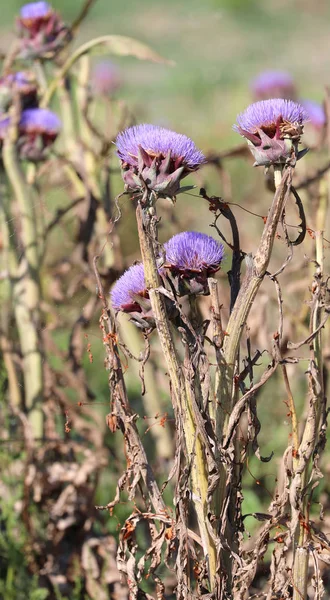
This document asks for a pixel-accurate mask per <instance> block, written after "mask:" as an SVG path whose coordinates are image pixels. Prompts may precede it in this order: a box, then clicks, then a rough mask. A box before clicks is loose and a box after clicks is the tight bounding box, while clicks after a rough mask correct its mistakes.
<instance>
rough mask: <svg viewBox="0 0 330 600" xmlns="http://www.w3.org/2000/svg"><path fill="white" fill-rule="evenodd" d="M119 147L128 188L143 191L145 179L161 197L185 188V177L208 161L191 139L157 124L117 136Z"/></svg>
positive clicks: (142, 126) (135, 128)
mask: <svg viewBox="0 0 330 600" xmlns="http://www.w3.org/2000/svg"><path fill="white" fill-rule="evenodd" d="M116 146H117V154H118V156H119V158H120V160H121V164H122V173H123V179H124V181H125V184H126V187H127V189H128V191H138V190H139V191H141V190H142V189H143V185H142V182H141V178H142V180H143V181H144V182H145V184H146V185H147V187H148V189H149V190H152V191H154V192H155V193H156V194H157V195H158V196H161V197H170V198H174V197H175V196H176V195H177V194H178V193H179V192H180V191H183V190H182V188H180V181H181V179H183V178H184V177H186V176H187V175H188V174H189V173H190V172H192V171H196V170H197V169H198V168H199V166H200V165H201V164H203V163H204V162H205V157H204V155H203V154H202V152H200V150H198V148H196V146H195V144H194V142H193V141H192V140H191V139H190V138H188V137H187V136H185V135H182V134H179V133H176V132H174V131H171V130H169V129H165V128H164V127H159V126H156V125H146V124H144V125H136V126H134V127H129V128H128V129H126V130H125V131H123V132H122V133H120V134H119V135H118V136H117V139H116ZM184 189H187V188H184Z"/></svg>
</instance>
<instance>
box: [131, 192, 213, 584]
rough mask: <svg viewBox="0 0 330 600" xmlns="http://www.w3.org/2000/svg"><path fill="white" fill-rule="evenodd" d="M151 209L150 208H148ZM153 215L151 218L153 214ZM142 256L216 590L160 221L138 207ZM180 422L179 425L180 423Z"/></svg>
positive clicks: (201, 466) (199, 455) (203, 483)
mask: <svg viewBox="0 0 330 600" xmlns="http://www.w3.org/2000/svg"><path fill="white" fill-rule="evenodd" d="M149 206H150V205H149ZM150 212H151V213H152V214H150ZM136 218H137V224H138V233H139V240H140V248H141V255H142V260H143V264H144V273H145V282H146V287H147V289H148V290H149V297H150V301H151V306H152V310H153V314H154V318H155V322H156V327H157V332H158V335H159V340H160V344H161V347H162V351H163V354H164V358H165V361H166V365H167V369H168V374H169V377H170V382H171V395H172V400H173V405H174V412H175V416H176V419H177V426H178V427H179V429H181V427H182V430H183V432H184V436H185V444H186V452H187V456H188V457H189V458H190V459H191V491H192V502H193V504H194V507H195V510H196V514H197V519H198V526H199V530H200V535H201V538H202V541H203V547H204V552H205V556H206V558H207V559H208V564H209V579H210V587H211V589H213V588H214V585H215V578H216V563H217V556H216V548H215V545H214V541H213V539H212V537H211V536H210V533H209V530H208V527H207V488H208V480H207V470H206V468H205V456H204V452H203V446H202V442H201V440H200V438H199V436H198V433H197V429H196V416H195V414H194V406H193V400H192V398H191V394H192V388H191V386H190V382H189V381H188V378H187V377H186V374H185V373H184V372H183V367H182V364H180V362H179V359H178V356H177V352H176V348H175V344H174V340H173V336H172V332H171V329H170V324H169V319H168V315H167V310H166V304H165V298H164V296H163V295H162V294H161V293H160V291H159V289H158V288H159V286H160V278H159V275H158V270H157V265H156V256H155V247H154V244H156V222H157V217H156V215H155V213H154V208H152V210H151V211H150V208H146V209H143V208H142V207H141V204H140V203H139V204H138V206H137V210H136ZM178 420H179V422H178ZM180 421H181V423H180Z"/></svg>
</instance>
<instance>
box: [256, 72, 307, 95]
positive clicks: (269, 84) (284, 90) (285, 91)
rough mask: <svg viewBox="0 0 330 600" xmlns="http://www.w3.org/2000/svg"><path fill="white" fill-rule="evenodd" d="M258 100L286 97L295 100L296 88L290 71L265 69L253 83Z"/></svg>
mask: <svg viewBox="0 0 330 600" xmlns="http://www.w3.org/2000/svg"><path fill="white" fill-rule="evenodd" d="M251 89H252V93H253V95H254V97H255V98H256V100H267V99H268V98H286V99H287V100H294V99H295V97H296V88H295V84H294V81H293V78H292V77H291V75H290V73H288V72H287V71H263V72H262V73H260V74H259V75H258V76H257V77H256V78H255V79H254V80H253V81H252V83H251Z"/></svg>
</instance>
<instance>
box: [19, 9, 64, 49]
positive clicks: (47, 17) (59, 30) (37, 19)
mask: <svg viewBox="0 0 330 600" xmlns="http://www.w3.org/2000/svg"><path fill="white" fill-rule="evenodd" d="M17 24H18V30H19V34H20V37H21V48H20V54H21V56H22V58H36V57H38V58H51V57H52V56H53V55H54V53H55V52H57V51H58V50H59V49H60V48H61V47H62V45H63V43H64V41H65V40H67V39H68V37H70V32H69V28H68V27H67V26H66V25H65V24H64V23H63V21H62V19H61V18H60V16H59V15H58V14H57V13H56V12H55V11H54V10H53V8H52V7H51V5H50V4H48V2H30V3H28V4H25V5H24V6H22V8H21V11H20V16H19V18H18V19H17Z"/></svg>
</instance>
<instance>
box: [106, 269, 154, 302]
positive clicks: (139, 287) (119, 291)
mask: <svg viewBox="0 0 330 600" xmlns="http://www.w3.org/2000/svg"><path fill="white" fill-rule="evenodd" d="M133 294H136V295H138V296H142V297H146V296H147V290H146V284H145V279H144V268H143V264H142V263H140V264H137V265H133V266H132V267H130V268H129V269H127V271H125V273H124V274H123V275H122V276H121V277H120V278H119V279H118V281H117V282H116V283H115V285H114V287H113V289H112V292H111V304H112V306H113V308H114V309H115V310H123V311H127V312H129V311H132V310H137V311H141V308H140V306H139V304H138V303H137V302H135V300H134V298H133Z"/></svg>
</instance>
